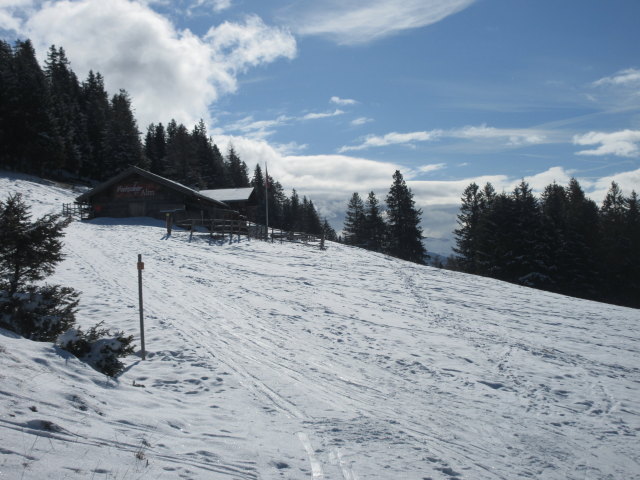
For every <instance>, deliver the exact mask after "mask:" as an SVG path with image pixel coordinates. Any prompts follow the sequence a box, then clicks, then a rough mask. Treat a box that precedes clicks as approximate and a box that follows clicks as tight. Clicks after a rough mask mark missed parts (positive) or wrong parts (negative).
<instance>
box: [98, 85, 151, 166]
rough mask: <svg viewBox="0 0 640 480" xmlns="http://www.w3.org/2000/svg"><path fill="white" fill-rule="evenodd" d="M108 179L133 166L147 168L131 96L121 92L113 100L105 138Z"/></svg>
mask: <svg viewBox="0 0 640 480" xmlns="http://www.w3.org/2000/svg"><path fill="white" fill-rule="evenodd" d="M104 155H105V167H106V170H107V172H106V175H105V176H106V177H110V176H112V175H116V174H118V173H120V172H121V171H122V170H124V169H126V168H128V167H129V166H131V165H134V166H140V167H143V168H144V167H145V166H146V165H145V162H144V157H143V155H142V144H141V142H140V134H139V132H138V125H137V123H136V120H135V118H134V116H133V112H132V111H131V100H130V99H129V94H128V93H127V92H126V91H124V90H120V92H119V93H118V94H116V95H114V96H113V98H112V99H111V108H110V111H109V118H108V121H107V125H106V132H105V136H104Z"/></svg>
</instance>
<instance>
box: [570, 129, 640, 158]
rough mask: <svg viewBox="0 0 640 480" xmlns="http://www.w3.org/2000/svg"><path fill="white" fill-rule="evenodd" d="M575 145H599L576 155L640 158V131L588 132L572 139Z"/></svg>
mask: <svg viewBox="0 0 640 480" xmlns="http://www.w3.org/2000/svg"><path fill="white" fill-rule="evenodd" d="M573 143H574V144H575V145H599V146H598V147H597V148H592V149H588V150H580V151H579V152H576V155H595V156H600V155H615V156H618V157H637V156H640V130H621V131H619V132H613V133H604V132H589V133H585V134H583V135H575V136H574V137H573Z"/></svg>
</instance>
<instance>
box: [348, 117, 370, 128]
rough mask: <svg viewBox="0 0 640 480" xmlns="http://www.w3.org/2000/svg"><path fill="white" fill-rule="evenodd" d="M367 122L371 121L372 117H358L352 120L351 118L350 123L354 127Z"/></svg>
mask: <svg viewBox="0 0 640 480" xmlns="http://www.w3.org/2000/svg"><path fill="white" fill-rule="evenodd" d="M369 122H373V118H367V117H358V118H356V119H354V120H351V125H353V126H354V127H358V126H360V125H364V124H365V123H369Z"/></svg>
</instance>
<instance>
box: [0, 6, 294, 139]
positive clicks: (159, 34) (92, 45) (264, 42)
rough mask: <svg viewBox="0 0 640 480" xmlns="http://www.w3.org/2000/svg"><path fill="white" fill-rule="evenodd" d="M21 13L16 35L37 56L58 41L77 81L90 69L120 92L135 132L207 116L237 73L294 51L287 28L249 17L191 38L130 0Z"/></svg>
mask: <svg viewBox="0 0 640 480" xmlns="http://www.w3.org/2000/svg"><path fill="white" fill-rule="evenodd" d="M220 5H222V3H220ZM0 12H6V9H2V10H0ZM24 12H27V10H24V11H23V13H24ZM26 14H28V15H29V18H28V19H27V20H26V21H25V22H24V24H22V25H20V27H19V28H20V30H19V31H18V33H19V34H21V35H24V36H27V37H29V38H31V40H32V41H33V42H34V45H35V46H36V49H37V51H38V53H39V55H40V56H41V58H42V57H44V55H45V54H46V51H47V49H48V47H49V45H51V44H55V45H59V46H62V47H64V48H65V50H66V51H67V55H68V57H69V59H70V60H71V63H72V68H73V69H74V71H75V72H76V73H77V74H78V76H79V77H80V78H84V77H85V76H86V74H87V73H88V71H89V69H93V70H94V71H99V72H100V73H102V74H103V75H104V77H105V82H106V87H107V89H108V90H109V92H110V93H112V94H113V93H116V92H117V91H118V89H120V88H124V89H126V90H127V91H128V92H129V93H130V94H131V96H132V98H133V103H134V104H133V107H134V108H135V110H136V117H137V118H138V121H139V123H140V127H141V129H144V127H145V126H146V125H147V124H148V123H150V122H159V121H162V122H167V121H168V120H169V119H171V118H175V119H176V120H177V121H178V122H182V123H185V124H187V125H189V124H194V123H195V122H197V121H198V120H199V119H200V118H203V119H205V120H207V121H210V114H209V108H208V107H209V106H210V105H211V104H212V103H213V102H215V101H216V100H217V99H218V98H219V97H220V96H221V95H224V94H228V93H232V92H235V91H236V90H237V88H238V84H237V76H238V75H239V74H241V73H243V72H245V71H247V70H248V69H250V68H252V67H256V66H259V65H263V64H267V63H270V62H273V61H275V60H276V59H278V58H293V57H294V56H295V54H296V42H295V39H294V38H293V36H292V35H291V34H290V33H289V32H288V31H287V30H283V29H280V28H274V27H270V26H268V25H265V24H264V22H263V21H262V20H261V19H260V18H258V17H256V16H251V17H247V18H246V19H244V20H243V21H242V22H239V23H231V22H224V23H222V24H221V25H219V26H216V27H213V28H211V29H210V30H209V31H208V32H207V34H206V35H205V36H204V37H199V36H197V35H195V34H193V33H192V32H191V31H189V30H179V29H177V28H176V27H175V26H174V24H173V23H171V21H170V20H168V19H167V18H166V17H164V16H162V15H160V14H158V13H156V12H154V11H153V10H152V9H151V8H150V7H149V6H147V5H146V4H144V3H140V2H136V1H133V0H109V1H108V2H105V1H102V0H79V1H69V0H62V1H56V2H45V3H42V4H41V5H40V6H39V7H37V8H34V9H33V10H30V11H28V12H27V13H26ZM70 26H72V28H70Z"/></svg>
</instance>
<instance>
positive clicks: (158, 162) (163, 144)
mask: <svg viewBox="0 0 640 480" xmlns="http://www.w3.org/2000/svg"><path fill="white" fill-rule="evenodd" d="M144 155H145V157H146V158H147V162H148V163H149V171H150V172H152V173H155V174H157V175H165V162H166V160H167V158H166V157H167V137H166V134H165V130H164V125H162V123H159V124H158V125H155V124H153V123H152V124H150V125H149V126H148V127H147V133H146V135H145V137H144Z"/></svg>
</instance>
